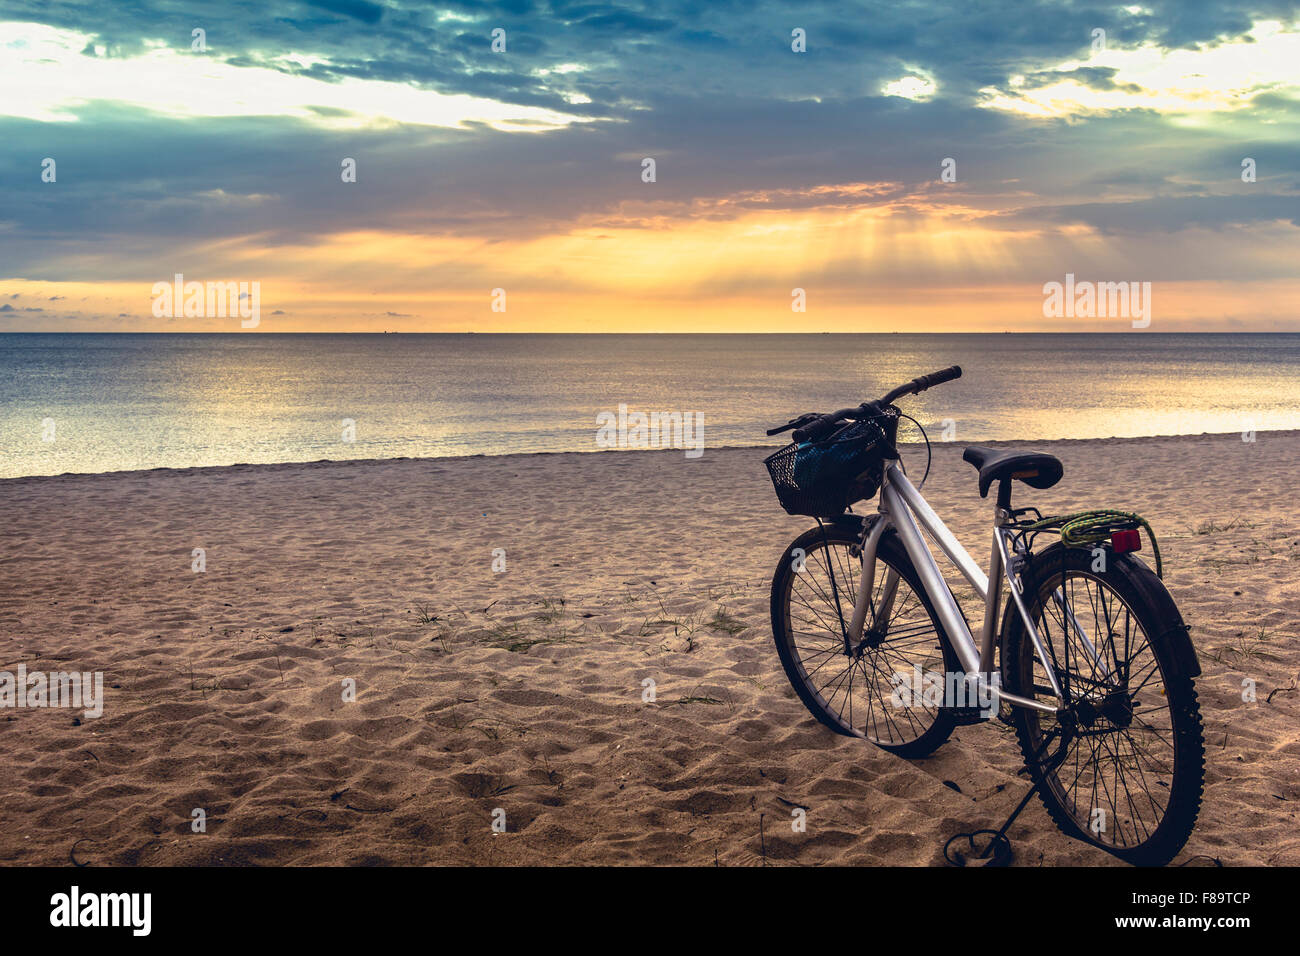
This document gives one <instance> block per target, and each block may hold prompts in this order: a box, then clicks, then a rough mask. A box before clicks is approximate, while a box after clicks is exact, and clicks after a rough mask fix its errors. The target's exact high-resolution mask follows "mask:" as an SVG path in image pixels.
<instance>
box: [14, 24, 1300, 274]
mask: <svg viewBox="0 0 1300 956" xmlns="http://www.w3.org/2000/svg"><path fill="white" fill-rule="evenodd" d="M1124 6H1125V5H1124V4H1115V3H1099V2H1086V0H1085V2H1065V0H1058V2H1039V3H1034V4H1025V3H1020V2H1015V3H1012V2H987V3H965V2H953V3H942V4H941V3H920V2H899V3H881V4H844V3H839V2H835V3H810V4H803V5H800V6H798V7H797V8H795V7H789V6H785V5H779V4H768V3H759V4H750V3H741V2H732V0H722V2H710V3H704V2H690V3H676V4H674V3H656V4H649V3H644V4H626V5H619V6H613V5H608V4H589V3H577V2H553V3H542V2H537V3H533V2H527V0H516V2H508V3H499V4H479V3H451V4H443V5H437V6H433V5H428V4H425V3H422V2H419V3H417V2H407V0H388V2H378V0H374V2H371V0H305V2H276V0H256V2H245V0H234V2H229V3H225V4H220V5H211V4H199V3H194V2H190V0H130V2H125V3H114V4H83V3H81V2H75V3H73V2H47V0H16V2H14V0H11V2H10V3H8V4H7V5H6V13H5V18H6V19H10V20H20V21H33V22H40V23H46V24H51V25H54V26H58V27H61V28H65V29H70V30H76V31H79V32H82V33H86V34H90V35H91V36H92V37H93V40H92V42H91V43H90V45H89V47H88V50H89V52H88V53H87V54H86V55H92V56H93V55H95V54H94V49H93V48H94V47H95V46H96V45H99V46H102V47H104V48H105V55H108V56H130V55H135V54H138V53H139V52H141V51H142V50H143V49H145V43H146V41H150V40H157V39H161V40H164V41H165V42H167V43H168V44H170V45H172V46H175V47H177V48H178V49H187V48H188V46H189V39H190V31H191V30H192V29H193V28H195V27H202V28H204V29H205V30H206V33H207V43H208V46H209V52H208V54H207V55H208V56H211V57H213V58H215V59H218V60H224V61H226V62H228V63H230V64H234V65H239V66H259V65H267V64H274V65H275V68H277V69H282V70H285V71H299V72H303V73H306V74H307V75H310V76H314V77H316V78H319V79H324V80H328V81H342V80H345V79H348V78H363V79H373V80H383V81H388V82H398V83H408V84H414V85H416V86H419V87H422V88H426V89H430V90H436V91H438V92H441V93H451V94H455V93H464V94H471V95H474V96H479V97H487V98H491V99H494V100H498V101H502V102H506V103H512V104H517V105H520V106H528V107H541V108H546V109H551V110H557V111H562V112H564V113H567V114H570V115H574V116H579V117H582V118H584V119H588V120H591V122H588V123H579V124H575V125H572V126H569V127H567V128H565V129H561V130H556V131H552V132H546V133H537V134H520V133H503V132H498V131H495V130H492V129H489V128H486V127H481V126H479V127H470V128H466V129H460V130H446V129H433V128H428V127H410V126H405V127H404V126H396V127H392V126H390V127H385V128H382V129H371V130H365V131H344V130H332V129H327V128H322V127H321V126H319V125H316V124H312V123H309V122H306V121H302V120H290V119H284V118H267V117H261V118H246V119H183V120H182V119H170V118H166V119H165V118H160V117H157V116H152V115H149V114H147V113H145V112H143V111H141V110H138V109H134V108H128V107H124V106H122V105H120V104H114V103H108V102H92V103H90V104H88V105H86V106H85V107H83V108H81V109H80V110H79V111H78V117H79V121H78V122H69V123H38V122H33V121H29V120H18V119H0V139H3V140H4V142H5V143H6V145H7V148H6V149H5V150H4V152H3V153H0V259H2V261H3V262H4V263H5V264H6V269H5V271H6V272H7V273H8V274H9V275H11V276H14V277H27V278H48V279H58V278H112V277H113V276H114V275H116V273H115V270H120V269H122V268H123V266H122V262H123V261H131V260H129V257H136V258H135V259H134V260H133V261H137V262H140V263H142V265H141V266H140V268H141V270H142V271H144V272H147V273H149V274H153V273H154V272H156V271H157V269H156V268H155V262H154V259H156V256H157V253H158V251H159V250H165V249H168V248H171V247H174V245H175V244H176V243H185V242H199V241H213V240H219V239H221V238H226V237H238V236H257V237H258V238H259V241H261V242H264V243H267V244H270V245H275V244H277V243H301V242H303V241H304V237H314V236H327V235H329V234H330V233H333V232H339V231H348V230H355V229H366V228H392V227H400V228H402V229H407V230H411V231H423V232H428V233H447V234H452V235H467V236H477V237H482V238H486V239H492V238H501V237H509V236H519V235H527V234H535V233H536V234H540V233H543V232H546V231H548V230H561V231H562V230H563V229H565V228H566V227H567V226H568V224H571V223H574V222H577V221H582V220H590V219H596V220H598V219H599V217H601V216H603V215H615V214H617V211H618V209H619V208H620V205H621V204H623V203H626V202H628V201H643V200H644V199H645V198H646V196H647V193H646V191H645V190H644V189H642V188H641V185H642V184H641V183H640V181H639V178H638V177H639V160H640V157H642V156H654V157H656V159H657V162H658V171H659V172H658V182H657V183H656V184H655V187H654V191H653V194H652V195H653V199H654V200H655V201H657V202H661V203H665V204H668V206H669V207H670V208H673V209H675V210H676V211H677V214H700V215H727V214H728V213H727V209H737V210H740V209H749V208H756V207H761V208H799V207H800V206H801V205H805V204H809V203H813V202H821V203H842V204H852V203H853V202H855V201H856V200H855V199H854V198H853V194H852V193H845V194H842V195H840V196H839V198H835V196H834V194H832V195H831V196H830V197H827V196H822V197H821V198H820V199H810V198H807V197H806V196H804V197H803V198H801V195H802V194H803V193H804V192H806V191H810V190H813V189H816V188H817V187H822V186H827V185H837V184H851V183H883V184H891V185H890V190H889V191H888V192H887V194H885V195H887V196H888V198H889V199H890V200H891V201H898V200H899V199H900V198H901V197H907V196H909V195H912V194H917V195H921V194H924V197H925V201H927V202H929V203H937V204H942V203H944V202H952V203H954V204H961V205H965V206H969V207H972V208H976V209H979V210H981V212H982V213H984V214H986V215H987V216H988V218H989V222H990V223H992V224H996V225H999V226H1001V227H1004V228H1024V227H1027V226H1033V225H1042V226H1045V227H1056V226H1061V225H1066V224H1071V223H1084V224H1088V225H1091V226H1094V227H1096V228H1098V229H1100V230H1102V231H1108V232H1125V233H1139V234H1140V233H1161V232H1170V231H1176V230H1180V229H1186V228H1209V229H1224V228H1228V227H1233V226H1249V225H1251V224H1255V223H1261V222H1274V223H1283V224H1289V225H1290V226H1296V225H1300V209H1298V208H1297V203H1298V202H1300V200H1298V199H1297V188H1296V180H1297V171H1296V167H1295V156H1294V150H1290V149H1286V148H1283V147H1282V146H1281V145H1279V144H1278V143H1277V135H1276V128H1274V129H1273V130H1271V131H1270V130H1268V129H1264V128H1258V129H1255V128H1253V127H1252V126H1251V125H1250V124H1251V122H1252V120H1251V117H1235V118H1234V119H1233V120H1232V121H1226V120H1225V121H1224V122H1223V123H1221V124H1214V125H1212V126H1209V127H1207V126H1205V125H1199V126H1183V125H1179V124H1176V123H1171V122H1169V120H1168V118H1167V117H1164V116H1162V115H1160V114H1158V113H1155V112H1151V111H1143V112H1132V111H1130V112H1125V113H1119V114H1115V115H1110V116H1097V117H1093V118H1089V119H1085V120H1081V121H1076V122H1066V121H1064V120H1053V121H1042V120H1033V119H1028V118H1024V117H1020V116H1016V115H1011V114H1006V113H1001V112H996V111H992V110H987V109H979V108H977V107H976V102H977V96H978V93H979V91H980V90H982V89H985V88H987V87H995V88H998V89H1004V90H1005V89H1008V88H1009V87H1008V83H1009V78H1010V77H1011V76H1013V75H1016V74H1020V75H1023V76H1024V77H1026V80H1025V84H1026V85H1025V88H1033V87H1035V86H1040V85H1045V84H1048V83H1051V82H1054V81H1055V80H1057V79H1059V78H1060V74H1058V73H1055V72H1054V71H1052V70H1050V69H1049V68H1050V66H1051V65H1052V64H1053V63H1056V62H1060V61H1062V60H1065V59H1068V58H1071V57H1080V56H1083V55H1084V54H1085V53H1086V51H1087V48H1088V44H1089V42H1090V36H1091V31H1092V30H1093V29H1094V28H1102V29H1105V30H1106V31H1107V35H1108V37H1109V40H1110V42H1111V43H1112V44H1116V45H1134V44H1138V43H1155V44H1158V45H1160V46H1162V47H1164V48H1166V49H1177V48H1198V47H1201V46H1205V45H1213V44H1215V43H1219V42H1223V41H1225V40H1231V39H1233V38H1236V37H1239V36H1241V35H1242V34H1244V33H1245V32H1246V31H1248V30H1250V29H1251V27H1252V24H1253V23H1255V22H1256V21H1258V20H1260V19H1266V18H1276V19H1281V20H1284V21H1288V22H1289V21H1291V20H1292V19H1293V18H1294V16H1295V6H1296V5H1295V4H1290V3H1281V2H1273V0H1262V2H1245V3H1236V4H1234V3H1222V2H1214V3H1211V2H1185V0H1181V2H1180V0H1151V2H1148V3H1144V4H1143V5H1142V9H1143V10H1144V11H1146V12H1141V13H1137V14H1131V13H1127V12H1125V10H1124ZM495 27H501V28H503V29H505V30H506V31H507V36H508V50H507V53H506V54H504V55H494V54H492V53H491V52H490V48H489V44H490V33H491V30H492V29H493V28H495ZM795 27H801V28H803V29H805V30H806V31H807V36H808V52H807V53H806V54H804V55H801V56H796V55H794V54H792V53H791V51H790V46H789V44H790V31H791V29H793V28H795ZM287 54H299V55H304V56H308V57H314V58H322V59H323V60H324V61H325V62H322V63H316V64H314V65H310V66H294V65H290V64H287V63H286V62H285V61H284V60H283V57H285V56H286V55H287ZM563 64H580V65H581V66H582V67H583V69H581V70H577V71H572V72H564V73H556V72H548V71H554V69H555V68H556V67H558V66H561V65H563ZM913 71H923V72H924V73H925V74H927V75H929V76H932V77H933V78H934V80H935V81H936V83H937V84H938V89H939V93H938V95H937V96H936V97H935V98H934V99H933V100H931V101H929V102H911V101H907V100H903V99H899V98H896V97H886V96H882V95H880V87H881V85H882V84H883V83H884V82H886V81H889V80H892V79H897V78H898V77H900V76H903V75H905V74H907V73H909V72H913ZM1072 77H1073V78H1074V79H1075V80H1077V81H1078V82H1080V83H1083V84H1084V85H1086V86H1088V87H1090V88H1092V89H1097V90H1111V89H1115V88H1116V80H1115V75H1114V71H1113V70H1110V69H1103V68H1081V69H1078V70H1075V71H1074V72H1073V74H1072ZM1120 88H1122V86H1121V87H1120ZM88 92H89V91H88ZM582 99H586V100H589V102H576V100H582ZM1256 108H1257V109H1258V111H1259V115H1261V116H1262V115H1268V116H1270V117H1272V118H1273V119H1275V120H1277V121H1278V122H1280V123H1282V124H1284V125H1285V126H1286V128H1290V129H1292V130H1293V129H1294V128H1295V124H1296V121H1297V116H1296V109H1297V107H1296V104H1295V102H1294V101H1293V100H1291V99H1289V98H1288V97H1286V96H1285V95H1279V94H1277V93H1265V94H1262V95H1261V96H1260V97H1258V98H1257V100H1256ZM331 109H332V108H331V106H330V104H328V103H322V104H320V105H319V109H318V112H319V113H320V114H321V115H328V114H329V113H330V112H331ZM1254 133H1258V134H1259V135H1258V138H1256V137H1255V136H1254V135H1253V134H1254ZM1247 155H1249V156H1252V157H1254V158H1255V159H1256V160H1257V162H1258V164H1259V181H1258V182H1256V183H1253V184H1250V185H1249V186H1246V185H1245V184H1242V183H1241V182H1240V177H1239V171H1240V170H1239V163H1240V160H1241V158H1242V157H1243V156H1247ZM44 156H54V157H57V159H58V163H59V180H58V183H57V186H56V187H48V186H46V185H45V184H42V183H41V182H40V179H39V161H40V159H41V158H42V157H44ZM345 156H347V157H354V158H356V159H357V160H358V168H359V173H360V182H359V183H358V184H357V185H356V187H347V188H345V187H343V186H342V185H341V184H340V182H339V163H340V160H341V159H342V158H343V157H345ZM944 157H954V158H956V159H957V162H958V169H959V183H960V188H959V189H956V190H952V191H950V192H949V193H948V194H946V196H947V197H949V198H945V197H944V196H942V195H939V194H936V193H934V192H932V191H931V192H924V190H926V188H927V186H928V184H933V183H934V181H935V180H936V179H937V175H938V167H939V162H940V160H941V159H943V158H944ZM772 191H779V192H781V194H782V198H779V199H770V198H769V199H766V200H754V199H746V198H744V197H746V196H748V195H750V194H756V193H765V192H772ZM729 197H741V198H740V199H738V200H736V202H735V203H734V204H733V205H730V206H728V205H727V204H725V203H723V204H722V205H721V206H719V205H717V204H716V203H715V204H714V205H712V206H709V205H708V203H710V202H714V201H721V200H727V199H728V198H729ZM701 201H704V202H705V208H704V211H699V212H698V213H692V212H691V210H692V209H693V208H694V209H699V208H700V206H699V204H700V203H701ZM863 201H870V200H863ZM692 204H695V205H694V206H693V205H692ZM73 261H75V262H76V263H77V264H78V265H77V266H76V269H77V272H78V274H76V275H69V274H60V273H59V272H58V270H59V269H63V268H67V267H66V266H64V265H51V264H53V263H58V264H62V263H67V262H73Z"/></svg>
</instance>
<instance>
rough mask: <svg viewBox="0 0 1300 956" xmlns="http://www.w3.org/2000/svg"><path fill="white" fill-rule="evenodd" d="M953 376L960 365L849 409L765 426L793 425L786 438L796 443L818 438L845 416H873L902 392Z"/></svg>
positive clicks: (785, 427)
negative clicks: (877, 399)
mask: <svg viewBox="0 0 1300 956" xmlns="http://www.w3.org/2000/svg"><path fill="white" fill-rule="evenodd" d="M955 378H961V366H960V365H950V366H948V368H943V369H940V370H939V371H937V372H931V373H930V374H929V375H918V376H917V377H916V378H914V379H912V380H911V381H910V382H908V383H907V384H906V385H900V386H898V388H896V389H894V390H893V391H891V392H888V393H886V394H885V397H884V398H882V399H880V400H879V401H878V402H863V403H862V404H861V405H856V406H854V407H853V408H841V409H840V410H839V411H838V412H831V413H830V414H829V415H818V414H817V413H816V412H807V413H805V414H803V415H800V416H798V417H797V418H792V419H790V420H789V421H788V422H786V423H785V424H784V425H782V426H781V427H779V428H769V429H768V430H767V433H768V434H769V435H777V434H780V433H781V432H783V431H788V430H789V429H792V428H793V429H794V432H793V433H792V434H791V436H790V437H791V438H793V439H794V440H795V441H796V442H805V441H818V440H820V439H822V438H825V437H826V436H827V435H829V434H830V433H831V432H833V431H835V430H836V428H838V427H839V426H840V424H842V423H843V422H844V420H845V419H848V420H850V421H853V420H856V419H861V418H874V417H876V416H877V415H880V414H881V413H882V412H883V411H884V409H885V407H886V406H888V405H891V404H893V402H894V400H895V399H898V398H901V397H902V396H904V395H915V394H917V393H918V392H924V391H925V390H926V389H927V388H934V386H936V385H942V384H943V383H944V382H951V381H952V380H953V379H955Z"/></svg>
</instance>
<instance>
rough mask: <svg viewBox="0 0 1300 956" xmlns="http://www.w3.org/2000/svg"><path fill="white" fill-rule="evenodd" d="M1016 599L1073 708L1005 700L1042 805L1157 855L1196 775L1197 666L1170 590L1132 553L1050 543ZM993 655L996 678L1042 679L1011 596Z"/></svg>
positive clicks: (1023, 682)
mask: <svg viewBox="0 0 1300 956" xmlns="http://www.w3.org/2000/svg"><path fill="white" fill-rule="evenodd" d="M1025 597H1026V605H1027V610H1028V612H1029V616H1030V619H1031V620H1033V622H1034V626H1035V628H1036V629H1037V630H1038V632H1039V636H1040V638H1041V639H1042V643H1043V648H1044V652H1045V654H1046V656H1047V657H1048V659H1049V660H1050V661H1051V663H1052V666H1053V669H1054V670H1055V672H1056V675H1057V680H1058V682H1059V684H1060V686H1061V690H1062V693H1063V695H1064V697H1065V700H1066V702H1067V705H1069V707H1070V709H1071V713H1072V715H1071V716H1070V717H1069V718H1068V719H1067V720H1065V721H1057V720H1056V719H1055V718H1053V717H1052V716H1050V715H1046V714H1043V713H1041V712H1039V711H1034V710H1028V709H1020V708H1016V709H1015V726H1016V732H1017V735H1018V736H1019V739H1020V748H1021V751H1022V752H1023V753H1024V756H1025V760H1026V762H1027V763H1028V765H1029V769H1030V772H1031V773H1032V774H1033V775H1034V779H1035V781H1036V782H1040V783H1041V787H1040V790H1039V793H1040V794H1041V796H1042V800H1043V804H1044V806H1045V807H1046V808H1047V811H1048V813H1049V814H1050V815H1051V817H1052V819H1053V820H1054V821H1055V822H1056V824H1057V826H1059V827H1060V828H1061V830H1062V831H1063V832H1065V833H1066V834H1068V835H1070V836H1072V837H1075V838H1077V839H1080V840H1083V841H1085V842H1087V843H1091V844H1093V845H1094V846H1098V847H1100V848H1101V849H1103V850H1106V851H1107V852H1109V853H1113V854H1114V855H1115V856H1118V857H1120V858H1121V859H1123V860H1127V861H1128V862H1130V863H1133V864H1136V865H1140V866H1150V865H1157V866H1158V865H1163V864H1165V863H1168V862H1169V861H1170V860H1171V859H1173V857H1174V856H1175V855H1176V854H1177V853H1178V851H1179V850H1181V849H1182V847H1183V844H1184V843H1186V842H1187V838H1188V837H1189V836H1190V835H1191V832H1192V828H1193V826H1194V825H1195V823H1196V816H1197V812H1198V810H1199V808H1200V802H1201V792H1202V787H1203V783H1204V773H1205V744H1204V740H1203V736H1202V730H1201V715H1200V709H1199V707H1198V706H1197V702H1196V689H1195V686H1194V685H1193V682H1192V679H1193V678H1194V677H1195V676H1196V675H1197V674H1199V673H1200V665H1199V664H1198V663H1197V660H1196V652H1195V650H1194V649H1193V648H1192V645H1191V641H1190V640H1188V638H1187V631H1186V628H1185V627H1184V626H1183V620H1182V617H1181V616H1180V615H1179V613H1178V608H1177V606H1176V605H1175V604H1174V601H1173V598H1171V597H1170V596H1169V592H1168V591H1166V590H1165V587H1164V585H1163V584H1162V583H1161V582H1160V579H1159V578H1157V577H1156V576H1155V574H1154V573H1152V571H1151V570H1150V569H1149V568H1148V567H1147V566H1146V565H1145V564H1144V563H1143V562H1142V561H1140V560H1139V559H1137V558H1136V557H1135V556H1133V555H1131V554H1122V555H1117V554H1115V553H1114V552H1113V551H1112V550H1111V549H1110V548H1109V547H1104V548H1102V549H1101V550H1100V551H1099V552H1098V553H1097V554H1094V552H1093V550H1092V549H1090V548H1066V547H1064V546H1062V545H1060V544H1055V545H1053V546H1052V547H1050V548H1047V549H1045V550H1044V551H1043V552H1042V553H1040V554H1038V555H1036V556H1034V558H1033V559H1032V563H1031V565H1030V569H1029V570H1028V571H1027V573H1026V579H1025ZM1001 653H1002V683H1003V687H1004V688H1005V689H1006V690H1008V691H1010V692H1011V693H1014V694H1020V695H1022V696H1025V697H1033V696H1035V695H1036V694H1037V695H1040V696H1042V695H1045V694H1046V693H1048V692H1049V691H1050V686H1049V683H1048V678H1047V672H1046V670H1045V669H1044V668H1043V666H1042V663H1041V662H1040V661H1039V660H1038V658H1037V655H1036V653H1035V650H1034V646H1033V640H1032V638H1031V637H1030V636H1029V634H1028V631H1027V630H1026V628H1025V626H1024V622H1023V621H1022V620H1021V619H1020V615H1019V613H1018V612H1017V611H1016V610H1015V609H1014V607H1012V606H1010V605H1008V607H1007V611H1006V615H1005V618H1004V622H1003V629H1002V647H1001Z"/></svg>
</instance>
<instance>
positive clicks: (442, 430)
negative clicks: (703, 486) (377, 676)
mask: <svg viewBox="0 0 1300 956" xmlns="http://www.w3.org/2000/svg"><path fill="white" fill-rule="evenodd" d="M954 364H958V365H961V366H962V367H963V369H964V375H963V377H962V378H961V379H960V380H958V381H956V382H952V383H949V384H946V385H944V386H941V387H939V388H936V389H934V390H932V391H930V392H926V393H924V394H922V395H920V396H917V397H915V398H913V399H909V400H907V401H905V402H904V403H902V404H903V409H904V411H906V412H908V413H909V414H911V415H913V416H914V417H915V418H916V419H917V420H918V422H919V423H920V424H921V425H922V426H923V427H924V428H925V429H926V430H927V432H928V433H929V435H930V437H931V439H932V440H936V441H937V440H950V441H956V442H978V441H1000V440H1021V441H1035V440H1039V441H1043V440H1056V439H1068V438H1080V439H1082V438H1111V437H1124V438H1135V437H1146V436H1154V435H1183V434H1200V433H1206V432H1219V433H1225V432H1242V433H1243V434H1245V433H1249V432H1254V431H1272V430H1283V429H1298V428H1300V408H1297V404H1296V401H1295V383H1296V382H1297V381H1298V380H1300V333H1158V332H1157V333H1152V332H1141V333H1136V332H1117V333H1055V332H1048V333H1016V332H989V333H907V332H891V333H825V332H813V333H701V334H689V333H536V334H530V333H482V332H481V333H472V332H467V333H412V332H401V333H384V332H375V333H306V332H304V333H248V332H243V333H71V332H69V333H0V478H13V477H22V476H28V475H53V474H62V473H68V472H72V473H98V472H109V471H127V470H137V469H148V468H160V467H166V468H188V467H199V466H213V465H233V464H244V463H252V464H269V463H280V462H297V461H316V460H320V459H337V460H349V459H373V458H380V459H382V458H422V457H432V458H438V457H462V456H468V455H501V454H516V453H534V452H582V451H598V450H604V449H606V448H611V447H613V448H636V447H661V446H667V445H672V446H674V447H677V446H680V445H681V444H682V437H683V433H682V432H681V430H680V426H678V425H677V424H676V422H677V421H679V420H680V418H684V419H685V422H686V432H685V438H686V440H687V441H688V442H689V441H695V440H698V441H700V442H701V447H702V449H707V448H709V447H714V448H717V447H724V446H755V447H761V446H771V445H774V444H777V443H779V442H780V440H781V439H780V438H768V437H767V436H766V435H765V434H764V432H765V430H766V429H767V428H769V427H771V426H773V425H777V424H780V423H782V422H784V421H786V420H787V419H788V418H790V417H792V416H793V415H795V414H798V413H800V412H805V411H829V410H833V409H835V408H838V407H843V406H847V405H852V404H856V403H857V402H859V401H862V400H863V399H867V398H875V397H879V396H880V395H881V394H882V393H884V392H885V391H887V390H888V389H889V388H891V387H893V386H894V385H897V384H899V383H901V382H904V381H907V380H908V379H911V378H913V377H914V376H916V375H919V374H923V373H926V372H930V371H933V370H935V369H938V368H942V367H944V366H948V365H954ZM655 413H659V414H660V415H664V416H678V418H673V419H671V420H672V422H673V423H674V424H673V427H671V428H670V427H669V425H668V421H669V419H668V418H665V427H664V429H663V434H657V433H656V431H655V430H653V429H652V430H651V431H650V432H649V434H648V436H643V437H647V438H648V440H639V439H638V436H637V434H636V432H635V429H633V430H632V434H631V436H630V437H629V436H628V434H627V430H626V429H624V430H623V431H622V432H618V433H617V435H616V437H614V438H613V440H612V441H611V434H612V433H611V432H609V431H608V430H607V432H606V433H605V434H604V435H602V434H601V431H600V426H601V423H602V422H604V423H610V422H614V421H622V422H627V421H628V420H629V419H630V420H631V421H632V422H635V421H636V420H637V419H636V416H637V415H638V414H643V415H645V416H647V420H649V421H650V422H651V423H652V424H653V423H654V419H653V416H654V415H655ZM693 427H694V430H695V431H694V432H693V431H692V428H693ZM674 429H676V430H674ZM696 432H698V434H695V433H696ZM900 437H901V438H902V439H903V440H911V439H917V438H919V433H917V432H916V431H915V430H914V429H913V428H912V426H910V425H905V427H904V431H903V433H902V434H901V435H900Z"/></svg>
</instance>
